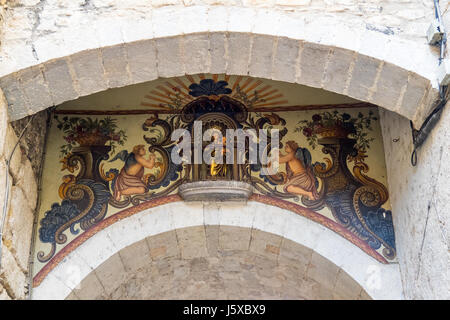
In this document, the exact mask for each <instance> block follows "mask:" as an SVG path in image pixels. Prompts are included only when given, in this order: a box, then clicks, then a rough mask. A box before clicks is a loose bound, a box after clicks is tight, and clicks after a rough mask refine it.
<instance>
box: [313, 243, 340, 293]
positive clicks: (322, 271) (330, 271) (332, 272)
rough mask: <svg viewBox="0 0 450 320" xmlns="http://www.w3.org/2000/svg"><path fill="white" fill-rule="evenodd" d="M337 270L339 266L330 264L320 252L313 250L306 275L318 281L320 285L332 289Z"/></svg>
mask: <svg viewBox="0 0 450 320" xmlns="http://www.w3.org/2000/svg"><path fill="white" fill-rule="evenodd" d="M338 271H339V267H337V266H336V265H333V264H330V263H329V262H328V260H327V259H325V258H324V257H322V256H321V255H320V254H317V253H315V252H313V254H312V256H311V262H310V264H309V266H308V269H307V271H306V275H307V276H308V277H309V278H311V279H313V280H315V281H317V282H318V283H320V284H321V285H322V286H324V287H326V288H329V289H333V288H334V286H335V284H336V278H337V275H338Z"/></svg>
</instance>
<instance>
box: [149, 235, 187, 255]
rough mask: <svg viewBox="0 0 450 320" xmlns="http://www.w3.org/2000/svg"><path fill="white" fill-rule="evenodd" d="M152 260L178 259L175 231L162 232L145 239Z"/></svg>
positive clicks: (178, 251)
mask: <svg viewBox="0 0 450 320" xmlns="http://www.w3.org/2000/svg"><path fill="white" fill-rule="evenodd" d="M147 243H148V246H149V250H150V256H151V258H152V259H164V258H169V257H180V248H179V247H178V240H177V234H176V232H175V231H169V232H164V233H161V234H158V235H156V236H153V237H149V238H147Z"/></svg>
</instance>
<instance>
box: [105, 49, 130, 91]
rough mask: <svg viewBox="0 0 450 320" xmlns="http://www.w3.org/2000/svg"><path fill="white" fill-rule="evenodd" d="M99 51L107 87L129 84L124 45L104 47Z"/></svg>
mask: <svg viewBox="0 0 450 320" xmlns="http://www.w3.org/2000/svg"><path fill="white" fill-rule="evenodd" d="M101 53H102V63H103V68H104V69H105V77H106V79H107V81H108V87H109V88H116V87H123V86H126V85H129V84H131V79H130V76H129V75H130V74H129V72H128V60H127V57H126V49H125V46H124V45H119V46H113V47H105V48H102V50H101Z"/></svg>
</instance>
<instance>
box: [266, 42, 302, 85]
mask: <svg viewBox="0 0 450 320" xmlns="http://www.w3.org/2000/svg"><path fill="white" fill-rule="evenodd" d="M299 45H300V43H299V41H296V40H292V39H289V38H284V37H281V38H278V42H277V49H276V53H275V58H274V61H273V68H272V72H273V76H272V78H273V79H277V80H282V81H287V82H295V75H296V68H297V59H298V58H299Z"/></svg>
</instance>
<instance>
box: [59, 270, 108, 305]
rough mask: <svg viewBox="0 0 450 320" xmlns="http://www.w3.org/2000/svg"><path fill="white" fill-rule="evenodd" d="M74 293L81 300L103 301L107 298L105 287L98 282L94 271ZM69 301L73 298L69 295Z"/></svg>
mask: <svg viewBox="0 0 450 320" xmlns="http://www.w3.org/2000/svg"><path fill="white" fill-rule="evenodd" d="M73 293H74V294H75V295H76V297H78V299H80V300H91V299H101V298H104V297H106V292H105V290H104V288H103V285H102V284H101V283H100V281H99V280H98V277H97V275H96V274H95V272H94V271H93V272H91V273H90V274H89V275H88V276H87V277H86V278H84V279H83V280H82V281H81V283H80V286H79V288H76V289H75V290H73ZM67 299H73V298H71V296H70V295H69V296H68V297H67Z"/></svg>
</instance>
